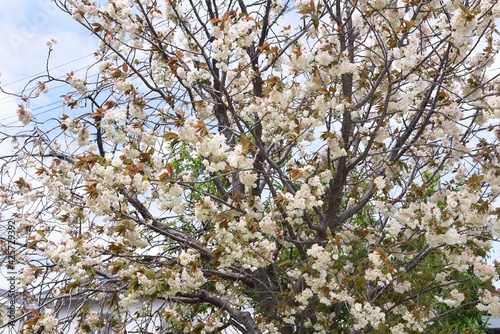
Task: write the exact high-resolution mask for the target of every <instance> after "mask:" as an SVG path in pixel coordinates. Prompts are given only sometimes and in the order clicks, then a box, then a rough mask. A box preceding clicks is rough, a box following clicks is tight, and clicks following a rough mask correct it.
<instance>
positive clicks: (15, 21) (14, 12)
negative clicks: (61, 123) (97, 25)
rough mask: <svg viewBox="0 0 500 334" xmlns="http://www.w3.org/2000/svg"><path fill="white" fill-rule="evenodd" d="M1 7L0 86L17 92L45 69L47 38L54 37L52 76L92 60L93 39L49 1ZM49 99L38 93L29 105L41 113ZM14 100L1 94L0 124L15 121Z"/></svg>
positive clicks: (2, 1)
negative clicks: (55, 42) (39, 95)
mask: <svg viewBox="0 0 500 334" xmlns="http://www.w3.org/2000/svg"><path fill="white" fill-rule="evenodd" d="M0 6H1V7H0V8H2V10H1V11H0V31H1V34H0V86H1V87H2V88H3V89H4V90H6V91H8V92H10V93H18V92H20V91H21V90H22V88H23V87H24V86H25V85H26V84H27V83H28V81H29V78H33V77H35V76H36V75H38V74H41V73H43V72H44V71H45V66H46V63H47V56H48V50H49V47H48V46H47V44H46V41H47V40H48V39H50V38H56V39H57V44H56V45H54V46H53V51H52V52H51V56H50V62H49V68H51V69H53V70H52V71H51V74H52V75H54V76H64V75H65V74H67V73H69V72H71V71H72V70H76V69H79V68H82V67H85V65H88V64H90V63H91V62H92V61H93V60H94V59H93V57H92V53H93V51H95V49H96V48H97V41H96V39H95V38H93V37H92V36H91V34H90V33H89V32H88V31H87V30H85V29H84V28H83V27H81V26H80V25H79V24H78V23H77V22H75V21H74V20H73V19H72V18H71V17H70V16H69V15H67V14H65V13H63V12H62V11H61V10H60V9H58V8H57V7H56V6H55V4H54V3H53V2H51V1H50V0H16V1H12V0H0ZM61 94H62V91H61V92H59V94H58V95H61ZM51 102H54V100H53V99H52V97H51V96H50V95H48V96H41V97H40V98H38V99H36V100H35V102H34V105H31V106H30V107H31V109H35V108H39V109H37V111H38V112H41V111H45V110H47V109H48V108H45V109H44V108H43V107H44V106H46V105H47V104H49V103H51ZM17 103H18V102H17V101H16V100H15V99H13V98H10V97H8V96H6V95H5V94H3V93H0V123H1V124H4V125H6V124H10V123H12V122H14V121H16V120H17V117H16V116H15V112H16V106H17ZM53 111H54V112H57V109H55V110H53ZM34 112H35V113H36V111H34Z"/></svg>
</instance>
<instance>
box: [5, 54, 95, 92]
mask: <svg viewBox="0 0 500 334" xmlns="http://www.w3.org/2000/svg"><path fill="white" fill-rule="evenodd" d="M92 56H93V54H89V55H86V56H82V57H80V58H77V59H73V60H70V61H68V62H66V63H63V64H60V65H57V66H55V67H52V68H50V69H49V71H52V70H55V69H58V68H61V67H63V66H66V65H69V64H72V63H76V62H77V61H79V60H82V59H85V58H88V57H92ZM85 68H86V67H85ZM45 73H47V71H42V72H38V73H35V74H33V75H30V76H27V77H24V78H21V79H18V80H15V81H12V82H9V83H6V84H2V85H1V86H2V87H7V86H10V85H13V84H16V83H18V82H21V81H24V80H28V79H33V78H35V77H37V76H40V75H42V74H45Z"/></svg>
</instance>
